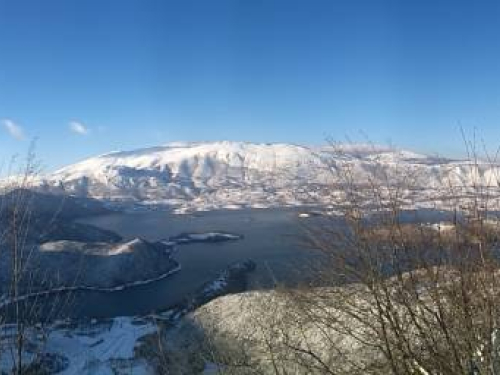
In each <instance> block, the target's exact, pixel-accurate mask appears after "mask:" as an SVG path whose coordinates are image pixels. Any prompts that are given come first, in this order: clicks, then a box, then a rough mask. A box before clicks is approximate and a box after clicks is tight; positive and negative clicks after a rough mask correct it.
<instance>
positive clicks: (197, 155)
mask: <svg viewBox="0 0 500 375" xmlns="http://www.w3.org/2000/svg"><path fill="white" fill-rule="evenodd" d="M345 165H350V166H351V167H352V172H353V177H354V179H355V181H358V182H360V183H362V182H363V181H366V179H367V175H368V174H370V173H373V171H374V170H378V169H380V170H381V171H383V173H387V174H389V175H393V178H395V179H398V178H400V176H399V175H401V174H402V172H403V171H404V170H406V171H412V173H414V172H417V174H419V175H421V181H418V182H417V185H418V184H420V187H421V188H422V189H424V190H427V191H429V192H430V191H431V190H432V189H439V188H440V187H443V186H444V184H445V182H446V183H447V184H448V185H453V186H469V185H471V184H472V183H473V182H474V181H476V182H477V180H478V181H480V183H481V184H484V185H485V186H492V187H495V188H497V187H498V186H499V183H498V181H499V178H497V176H500V173H499V172H500V169H499V167H498V164H491V163H486V162H479V163H478V164H477V165H476V164H474V163H473V162H471V161H467V160H459V161H457V160H453V159H448V158H440V157H434V156H428V155H424V154H419V153H415V152H413V151H408V150H401V149H395V148H392V147H384V146H377V145H370V144H338V145H326V146H301V145H295V144H286V143H251V142H231V141H218V142H172V143H168V144H166V145H162V146H157V147H148V148H142V149H137V150H131V151H117V152H112V153H108V154H103V155H99V156H96V157H92V158H88V159H85V160H83V161H81V162H78V163H75V164H73V165H70V166H67V167H64V168H61V169H59V170H57V171H55V172H54V173H52V174H50V175H47V176H45V177H44V178H42V179H41V182H40V186H41V187H42V188H43V189H45V190H46V191H50V192H56V193H57V192H59V193H69V194H71V195H75V196H86V197H92V198H97V199H104V200H107V201H112V202H129V203H140V204H145V205H157V204H165V205H169V206H174V207H184V208H186V209H199V210H204V209H215V208H224V207H226V208H227V207H234V208H236V207H237V206H239V207H269V206H279V205H299V204H313V203H321V202H324V201H325V199H322V198H325V197H324V196H323V195H324V194H323V193H321V192H320V191H326V190H328V187H329V186H330V187H331V185H332V184H333V183H335V179H334V177H333V176H332V171H338V170H339V169H341V168H342V166H345ZM311 193H312V194H311ZM313 196H315V198H313Z"/></svg>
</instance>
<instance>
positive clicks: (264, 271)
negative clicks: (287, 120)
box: [72, 209, 314, 317]
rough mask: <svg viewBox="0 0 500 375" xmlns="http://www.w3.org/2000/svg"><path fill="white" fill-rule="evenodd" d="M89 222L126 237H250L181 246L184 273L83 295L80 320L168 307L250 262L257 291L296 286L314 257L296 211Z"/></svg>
mask: <svg viewBox="0 0 500 375" xmlns="http://www.w3.org/2000/svg"><path fill="white" fill-rule="evenodd" d="M306 220H308V219H306ZM85 222H87V223H90V224H93V225H97V226H99V227H102V228H106V229H111V230H113V231H115V232H117V233H119V234H120V235H122V236H123V237H124V238H125V239H132V238H135V237H143V238H145V239H148V240H160V239H164V238H168V237H169V236H173V235H177V234H179V233H182V232H212V231H222V232H230V233H236V234H242V235H244V239H243V240H241V241H231V242H224V243H199V244H190V245H185V246H180V247H179V248H178V252H177V253H176V255H175V258H176V259H177V260H178V261H179V262H180V263H181V265H182V270H181V271H180V272H179V273H177V274H175V275H173V276H170V277H168V278H166V279H164V280H161V281H157V282H154V283H151V284H148V285H143V286H138V287H133V288H130V289H127V290H123V291H117V292H112V293H100V292H81V293H77V294H76V295H75V296H74V302H73V303H72V310H73V311H72V315H77V316H79V317H83V316H87V317H112V316H118V315H138V314H146V313H150V312H152V311H159V310H162V309H165V308H167V307H168V306H171V305H173V304H175V303H178V302H179V301H181V300H182V299H183V298H185V297H186V296H189V295H190V294H191V293H194V292H195V291H196V289H197V288H199V287H200V286H201V285H202V284H203V283H205V282H207V281H210V280H211V279H213V278H214V277H215V276H216V275H217V274H218V273H219V272H220V271H221V270H223V269H224V268H225V267H227V266H228V265H229V264H231V263H234V262H237V261H241V260H246V259H253V260H254V261H256V263H257V270H256V272H255V273H254V274H253V275H252V276H251V280H250V285H251V288H263V287H264V288H265V287H269V286H271V285H273V284H274V283H275V282H278V283H280V282H284V283H292V282H294V281H296V280H298V279H299V278H300V277H301V275H303V274H304V267H305V265H306V264H309V263H311V262H310V260H311V259H312V258H314V257H313V256H312V252H310V251H308V250H306V249H305V248H306V246H304V244H303V242H302V241H301V237H302V236H303V235H304V231H303V228H302V226H303V223H304V219H298V218H297V210H296V209H269V210H258V209H253V210H238V211H228V210H225V211H213V212H207V213H202V214H196V215H174V214H171V213H169V212H159V211H154V212H142V213H117V214H112V215H106V216H100V217H95V218H92V219H87V220H86V221H85Z"/></svg>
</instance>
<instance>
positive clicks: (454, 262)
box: [199, 140, 500, 375]
mask: <svg viewBox="0 0 500 375" xmlns="http://www.w3.org/2000/svg"><path fill="white" fill-rule="evenodd" d="M477 144H478V142H477V141H475V140H473V141H472V142H466V148H467V152H468V155H469V161H468V162H466V163H462V168H465V169H466V170H465V171H464V173H467V176H468V178H469V180H468V181H467V182H466V183H463V182H462V181H461V180H460V178H459V177H460V176H457V175H456V174H455V169H456V168H455V166H453V165H452V166H450V168H449V170H446V166H445V165H444V166H442V173H441V176H442V180H441V181H439V186H437V187H436V188H435V190H434V194H433V195H428V196H426V197H425V198H426V201H425V205H426V206H427V207H429V206H430V207H431V208H432V207H433V208H434V209H435V210H434V211H433V212H434V213H435V214H436V217H435V218H431V219H429V218H424V217H422V216H421V212H420V211H419V209H418V208H419V204H421V203H422V202H421V200H422V194H423V189H422V186H425V184H426V183H427V182H426V180H425V178H426V173H422V172H425V170H424V171H423V170H422V169H421V168H416V167H414V166H413V165H411V164H401V165H398V164H397V163H396V164H392V165H390V166H388V164H387V163H385V162H383V161H382V160H380V161H378V160H376V159H375V160H372V162H371V164H370V168H365V169H364V170H363V171H364V172H363V174H360V171H359V169H357V167H356V163H358V162H359V160H355V159H353V158H352V157H346V155H345V154H344V152H343V149H342V148H337V147H335V146H334V145H333V147H332V152H331V154H330V155H331V156H332V157H331V158H327V159H325V162H326V163H327V164H326V165H327V167H328V169H329V170H330V171H331V174H332V181H333V182H332V185H331V187H330V189H331V191H330V192H331V195H330V196H331V202H330V206H331V207H334V209H333V210H331V211H330V212H327V213H325V215H324V216H322V217H319V218H314V219H313V220H310V221H309V224H308V225H307V226H306V228H305V229H306V231H307V236H306V239H305V242H306V243H307V244H308V247H309V248H311V249H314V250H315V251H318V252H319V253H320V254H321V266H320V267H317V268H316V269H315V272H316V276H317V277H316V278H315V279H314V280H313V282H312V283H310V284H309V285H304V286H303V287H301V288H297V289H289V290H287V289H285V290H277V291H273V292H269V293H260V294H259V293H257V294H254V295H253V297H251V298H249V299H248V300H247V302H246V303H244V302H238V303H240V307H239V308H238V310H237V311H238V313H237V314H241V315H244V318H241V317H239V316H238V315H228V316H227V314H230V313H227V312H224V311H223V310H219V311H217V313H214V312H213V311H212V315H213V316H214V317H215V318H214V320H212V321H210V319H207V317H206V316H203V315H199V316H200V317H201V321H199V325H200V326H202V327H203V329H204V330H205V332H206V337H208V338H207V339H206V340H207V342H206V344H207V345H208V348H209V349H205V353H211V355H212V357H213V359H212V361H213V362H216V363H218V364H219V365H220V367H219V368H220V372H221V373H228V374H232V373H238V374H295V373H304V374H374V375H379V374H394V375H400V374H405V375H406V374H408V375H409V374H412V375H413V374H421V375H424V374H425V375H427V374H442V375H448V374H449V375H457V374H464V375H472V374H490V375H496V374H500V351H499V350H500V347H499V339H500V334H499V329H500V314H499V311H498V309H499V306H500V284H499V282H500V270H499V266H500V265H499V247H498V241H499V238H500V237H499V235H500V233H499V230H498V229H499V224H498V223H499V220H498V219H497V217H496V213H495V210H497V209H498V207H499V205H498V203H499V201H498V199H499V189H498V186H499V184H498V181H499V179H498V176H497V171H498V170H499V169H498V165H497V161H496V158H495V157H492V156H491V155H489V154H487V153H486V152H485V153H484V155H480V152H479V151H478V147H477ZM486 170H487V171H488V173H485V171H486ZM429 191H430V190H429V189H427V190H426V192H429ZM438 209H439V210H438ZM443 212H444V213H443ZM438 213H439V215H438ZM441 216H442V217H441ZM211 308H212V309H214V308H215V309H216V308H217V304H215V307H211ZM222 308H223V307H221V309H222ZM225 314H226V316H225ZM221 316H225V318H226V322H225V324H226V325H227V320H228V319H229V320H230V322H231V324H232V325H233V327H232V328H230V329H228V328H227V327H223V326H222V325H221V324H223V323H221V322H220V320H221V319H218V318H220V317H221Z"/></svg>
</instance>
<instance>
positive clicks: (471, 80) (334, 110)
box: [0, 0, 500, 169]
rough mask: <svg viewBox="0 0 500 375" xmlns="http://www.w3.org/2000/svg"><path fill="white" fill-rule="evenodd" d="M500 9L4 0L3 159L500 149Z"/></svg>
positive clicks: (0, 73) (236, 0)
mask: <svg viewBox="0 0 500 375" xmlns="http://www.w3.org/2000/svg"><path fill="white" fill-rule="evenodd" d="M499 20H500V3H499V2H497V1H461V0H420V1H416V0H414V1H410V0H408V1H406V0H392V1H390V0H301V1H295V0H210V1H206V0H199V1H193V0H178V1H169V0H85V1H78V0H44V1H40V0H0V120H1V121H2V123H1V124H0V125H1V128H0V158H3V159H5V158H6V157H8V156H9V155H12V154H13V153H22V152H23V151H24V150H26V149H27V147H28V143H29V140H30V139H32V138H33V137H37V138H38V141H37V153H38V156H39V158H40V159H42V161H43V162H44V164H45V165H46V166H47V168H48V169H52V168H55V167H59V166H62V165H64V164H68V163H71V162H74V161H77V160H79V159H82V158H84V157H87V156H90V155H94V154H99V153H103V152H107V151H111V150H117V149H131V148H136V147H144V146H150V145H158V144H163V143H166V142H170V141H176V140H182V141H189V140H193V141H200V140H219V139H228V140H245V141H257V142H293V143H302V144H321V143H323V141H324V139H325V137H333V138H335V139H339V140H342V139H345V137H349V138H351V139H354V140H364V139H365V137H367V138H369V139H370V140H372V141H374V142H377V143H387V142H391V143H394V144H396V145H399V146H401V147H406V148H410V149H413V150H417V151H423V152H433V153H434V152H436V153H440V154H445V155H446V154H448V155H459V154H460V152H461V150H462V144H461V136H460V132H459V128H460V126H463V127H464V128H465V129H467V130H469V131H471V129H474V128H477V129H478V133H479V134H481V136H482V137H483V138H484V139H485V140H486V143H487V144H488V146H490V147H496V146H498V145H500V26H499Z"/></svg>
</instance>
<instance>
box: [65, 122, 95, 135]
mask: <svg viewBox="0 0 500 375" xmlns="http://www.w3.org/2000/svg"><path fill="white" fill-rule="evenodd" d="M69 128H70V130H71V131H72V132H73V133H76V134H79V135H87V134H89V132H90V129H89V128H87V127H86V126H85V125H84V124H82V123H81V122H79V121H71V122H70V123H69Z"/></svg>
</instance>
